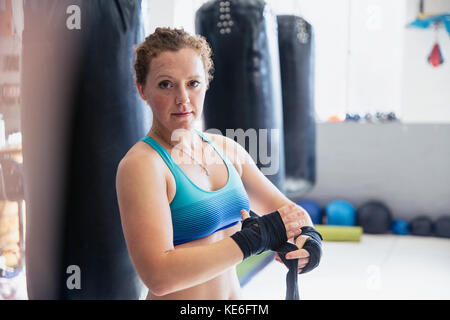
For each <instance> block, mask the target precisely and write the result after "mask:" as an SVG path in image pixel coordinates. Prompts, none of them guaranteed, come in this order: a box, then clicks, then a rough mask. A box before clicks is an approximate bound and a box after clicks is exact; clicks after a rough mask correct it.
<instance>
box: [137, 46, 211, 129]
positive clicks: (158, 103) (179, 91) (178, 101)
mask: <svg viewBox="0 0 450 320" xmlns="http://www.w3.org/2000/svg"><path fill="white" fill-rule="evenodd" d="M139 87H140V86H138V88H139ZM206 88H207V82H206V74H205V69H204V66H203V62H202V59H201V56H200V55H199V54H198V53H197V52H196V51H195V50H193V49H190V48H184V49H181V50H179V51H164V52H162V53H160V54H159V55H158V56H157V57H156V58H153V59H152V61H151V63H150V72H149V74H148V75H147V79H146V84H145V87H143V88H139V89H140V90H139V92H140V94H141V97H142V98H143V99H144V100H146V101H147V102H148V104H149V105H150V107H151V109H152V111H153V119H154V121H156V122H157V125H162V126H163V127H165V128H167V129H168V130H170V131H173V130H175V129H180V128H182V129H188V130H189V129H191V127H192V124H193V122H194V121H195V120H197V119H198V118H199V117H200V116H201V113H202V111H203V102H204V99H205V93H206Z"/></svg>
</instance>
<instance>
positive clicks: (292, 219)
mask: <svg viewBox="0 0 450 320" xmlns="http://www.w3.org/2000/svg"><path fill="white" fill-rule="evenodd" d="M278 212H279V213H280V216H281V219H282V220H283V223H284V224H285V227H286V231H287V233H289V232H293V233H294V235H293V236H296V235H297V234H300V231H299V229H300V228H301V227H304V226H306V225H310V224H311V223H310V218H309V215H308V213H307V212H306V210H305V209H303V208H302V207H300V206H299V205H297V204H295V203H289V204H286V205H284V206H283V207H281V208H279V209H278ZM291 236H292V235H291ZM288 238H290V235H289V234H288Z"/></svg>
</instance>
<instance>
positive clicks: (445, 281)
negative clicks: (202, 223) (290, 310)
mask: <svg viewBox="0 0 450 320" xmlns="http://www.w3.org/2000/svg"><path fill="white" fill-rule="evenodd" d="M449 270H450V239H444V238H436V237H419V236H398V235H369V234H363V235H362V237H361V242H331V241H324V242H323V257H322V261H321V264H320V266H319V267H317V269H315V270H314V271H312V272H311V273H307V274H305V275H300V276H299V290H300V298H301V299H302V300H347V299H355V300H366V299H368V300H369V299H370V300H376V299H387V300H401V299H408V300H410V299H413V300H415V299H420V300H428V299H438V300H441V299H450V272H449ZM286 272H287V269H286V268H285V267H284V266H283V265H281V264H280V263H278V262H276V261H272V262H271V263H269V265H267V266H266V267H265V268H264V269H263V270H262V271H260V272H259V273H258V274H256V275H255V276H254V277H253V278H252V279H251V280H250V282H249V283H248V284H247V285H245V286H244V287H243V297H242V298H243V299H245V300H282V299H284V297H285V290H286V282H285V279H286ZM15 281H16V288H17V289H16V290H17V291H16V294H15V299H27V293H26V281H25V277H24V274H23V273H22V274H21V275H20V276H19V277H17V278H16V279H15ZM0 286H1V284H0Z"/></svg>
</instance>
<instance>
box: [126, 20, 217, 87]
mask: <svg viewBox="0 0 450 320" xmlns="http://www.w3.org/2000/svg"><path fill="white" fill-rule="evenodd" d="M184 48H191V49H194V50H196V51H197V52H198V54H199V55H200V57H201V58H202V61H203V67H204V68H205V71H206V80H207V83H208V84H209V82H210V81H211V80H212V72H213V68H214V65H213V61H212V59H211V55H212V51H211V47H210V46H209V44H208V42H206V39H205V38H204V37H202V36H200V35H195V36H192V35H190V34H189V33H187V32H186V31H184V29H171V28H156V30H155V32H154V33H152V34H151V35H149V36H148V37H147V38H145V41H144V42H142V43H141V44H139V45H138V46H137V47H136V48H135V49H134V51H135V53H136V60H135V62H134V71H135V74H136V82H137V83H139V84H140V85H142V86H144V85H145V80H146V78H147V75H148V73H149V72H150V63H151V62H152V59H153V58H156V57H157V56H158V55H159V54H160V53H161V52H164V51H178V50H181V49H184Z"/></svg>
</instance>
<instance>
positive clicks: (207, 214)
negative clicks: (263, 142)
mask: <svg viewBox="0 0 450 320" xmlns="http://www.w3.org/2000/svg"><path fill="white" fill-rule="evenodd" d="M195 131H196V132H197V133H198V135H199V136H200V137H201V138H202V139H203V141H207V142H208V143H209V144H210V145H211V146H212V147H213V148H214V150H216V152H217V153H218V154H219V155H220V157H221V158H222V159H223V161H224V162H225V164H226V166H227V170H228V181H227V183H226V185H225V186H224V187H223V188H221V189H219V190H215V191H207V190H203V189H201V188H199V187H198V186H197V185H196V184H194V182H192V180H191V179H189V178H188V176H187V175H186V174H185V173H184V172H183V170H181V168H180V167H179V166H178V164H177V163H176V162H175V161H174V160H173V158H172V156H171V155H170V154H169V152H167V150H166V149H164V148H163V147H162V146H161V145H160V144H159V143H158V142H156V141H155V140H154V139H153V138H150V137H148V136H145V137H144V138H142V139H141V140H142V141H144V142H146V143H148V144H149V145H150V146H151V147H153V148H154V149H155V150H156V151H157V152H158V153H159V154H160V156H161V157H162V158H163V160H164V161H165V162H166V164H167V166H168V167H169V169H170V171H171V172H172V174H173V176H174V178H175V182H176V194H175V197H174V198H173V200H172V202H171V203H170V210H171V213H172V227H173V244H174V245H178V244H182V243H185V242H189V241H192V240H195V239H200V238H203V237H206V236H209V235H210V234H212V233H214V232H216V231H219V230H222V229H226V228H229V227H231V226H234V225H235V224H237V223H238V222H239V221H240V220H241V213H240V212H241V210H242V209H245V210H247V211H250V203H249V199H248V196H247V192H246V191H245V188H244V185H243V184H242V180H241V178H240V176H239V174H238V173H237V171H236V168H235V167H234V165H233V164H232V163H231V162H230V161H229V160H228V158H227V157H226V156H225V155H224V154H223V153H222V152H221V151H220V150H219V149H217V148H216V146H215V145H214V144H213V143H212V141H211V140H210V139H208V138H207V137H205V136H204V135H203V134H202V133H201V132H199V131H197V130H195Z"/></svg>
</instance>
